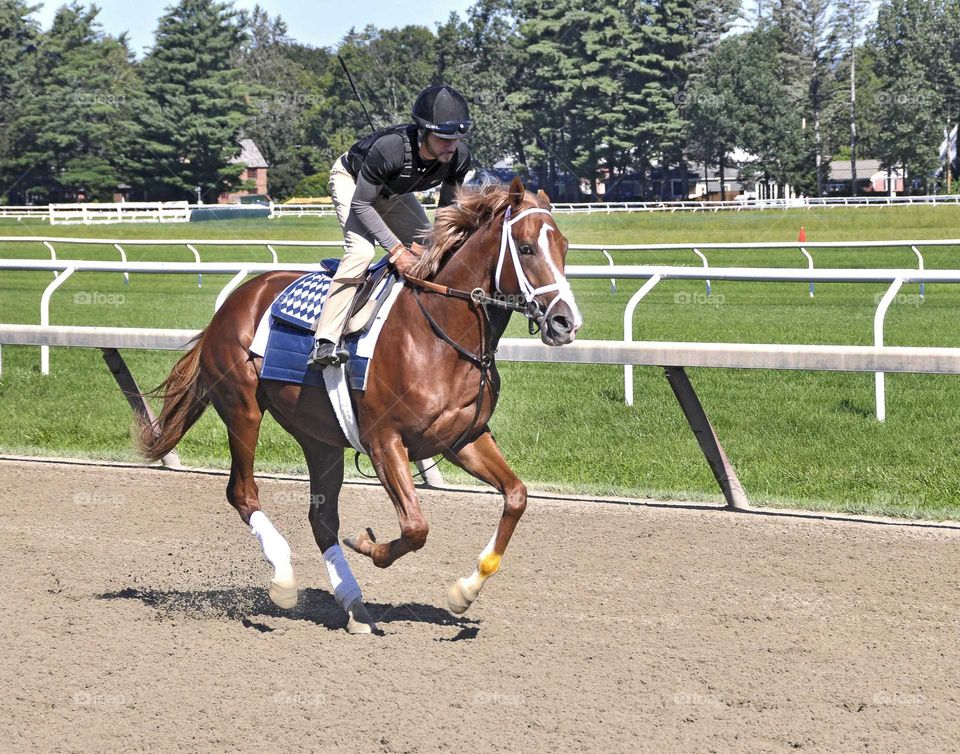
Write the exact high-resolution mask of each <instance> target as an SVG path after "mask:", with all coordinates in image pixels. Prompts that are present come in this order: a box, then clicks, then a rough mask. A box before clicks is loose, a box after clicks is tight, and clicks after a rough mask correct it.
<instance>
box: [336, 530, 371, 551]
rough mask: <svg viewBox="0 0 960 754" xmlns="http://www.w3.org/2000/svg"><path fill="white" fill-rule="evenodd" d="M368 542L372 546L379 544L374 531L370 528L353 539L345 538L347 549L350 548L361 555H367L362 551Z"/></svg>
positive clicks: (355, 535)
mask: <svg viewBox="0 0 960 754" xmlns="http://www.w3.org/2000/svg"><path fill="white" fill-rule="evenodd" d="M367 542H370V543H372V544H376V543H377V538H376V536H375V535H374V533H373V529H371V528H370V527H369V526H368V527H367V528H366V529H364V530H363V531H361V532H357V533H356V534H354V535H353V536H352V537H344V538H343V543H344V544H345V545H346V546H347V547H349V548H350V549H351V550H353V551H354V552H358V553H360V554H361V555H366V554H367V553H365V552H364V551H363V549H362V548H363V545H364V544H366V543H367Z"/></svg>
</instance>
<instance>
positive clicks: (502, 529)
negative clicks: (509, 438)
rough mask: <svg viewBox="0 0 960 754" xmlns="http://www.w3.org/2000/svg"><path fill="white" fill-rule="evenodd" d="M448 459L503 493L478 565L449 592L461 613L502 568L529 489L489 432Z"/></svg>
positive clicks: (449, 601)
mask: <svg viewBox="0 0 960 754" xmlns="http://www.w3.org/2000/svg"><path fill="white" fill-rule="evenodd" d="M444 456H445V457H446V458H447V460H449V461H451V462H452V463H455V464H456V465H457V466H459V467H460V468H462V469H463V470H464V471H466V472H468V473H470V474H472V475H473V476H475V477H476V478H477V479H479V480H480V481H482V482H486V483H487V484H489V485H491V486H493V487H495V488H496V489H497V490H499V492H500V493H501V494H502V495H503V512H502V513H501V515H500V521H499V522H498V523H497V529H496V531H495V532H494V533H493V536H492V537H491V538H490V541H489V542H488V543H487V546H486V547H485V548H483V551H482V552H481V553H480V555H479V557H478V558H477V565H476V567H475V568H474V569H473V573H471V574H470V575H469V576H467V577H466V578H460V579H457V581H455V582H454V584H453V586H452V587H450V590H449V591H448V592H447V606H448V607H449V608H450V611H451V612H453V613H456V614H457V615H460V614H462V613H464V612H466V610H467V608H468V607H470V605H472V604H473V602H474V600H476V599H477V597H478V596H479V595H480V589H481V588H482V587H483V584H484V582H485V581H486V580H487V579H489V578H490V577H491V576H493V575H494V574H495V573H496V572H497V571H499V570H500V561H501V559H502V558H503V553H504V552H505V551H506V549H507V544H508V543H509V542H510V537H512V536H513V530H514V529H515V528H516V526H517V523H518V522H519V521H520V517H521V516H522V515H523V511H524V510H525V509H526V507H527V488H526V486H524V484H523V482H521V481H520V478H519V477H518V476H517V475H516V474H514V473H513V470H512V469H511V468H510V467H509V466H508V465H507V461H506V459H505V458H504V457H503V454H502V453H501V452H500V448H499V447H497V443H496V441H495V440H494V439H493V435H491V434H490V432H489V431H487V432H485V433H484V434H482V435H480V437H478V438H477V439H476V440H474V441H473V442H472V443H470V444H469V445H466V446H464V447H463V448H462V449H461V450H460V451H458V452H457V453H445V454H444Z"/></svg>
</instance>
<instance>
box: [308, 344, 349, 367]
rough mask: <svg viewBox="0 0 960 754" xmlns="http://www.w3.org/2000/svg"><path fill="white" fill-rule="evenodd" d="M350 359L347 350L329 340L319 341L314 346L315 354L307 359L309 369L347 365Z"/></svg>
mask: <svg viewBox="0 0 960 754" xmlns="http://www.w3.org/2000/svg"><path fill="white" fill-rule="evenodd" d="M349 358H350V354H349V353H348V352H347V349H345V348H343V347H342V346H338V345H337V344H336V343H333V342H331V341H329V340H325V339H323V338H320V339H318V340H317V341H315V342H314V344H313V352H312V353H311V354H310V358H308V359H307V367H308V368H309V369H323V368H324V367H331V366H334V365H340V364H346V363H347V360H348V359H349Z"/></svg>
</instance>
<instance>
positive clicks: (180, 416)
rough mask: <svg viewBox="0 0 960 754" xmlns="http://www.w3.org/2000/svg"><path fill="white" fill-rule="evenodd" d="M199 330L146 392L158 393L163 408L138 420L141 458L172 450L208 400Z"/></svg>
mask: <svg viewBox="0 0 960 754" xmlns="http://www.w3.org/2000/svg"><path fill="white" fill-rule="evenodd" d="M206 333H207V331H206V330H203V331H202V332H201V333H200V334H199V335H197V336H196V337H195V338H194V339H193V340H194V341H196V342H195V343H194V345H193V347H192V348H191V349H190V350H189V351H187V353H186V354H184V356H183V357H182V358H181V359H180V360H179V361H178V362H177V363H176V364H174V366H173V369H171V370H170V374H169V375H168V376H167V379H165V380H164V381H163V382H161V383H160V384H159V385H158V386H157V387H155V388H154V389H153V390H151V391H150V392H148V393H147V395H149V396H151V397H162V398H163V408H162V409H161V411H160V416H158V417H157V419H156V421H154V422H148V421H145V420H142V419H141V420H140V421H139V427H138V435H137V437H136V442H137V448H138V450H139V451H140V454H141V455H143V456H144V457H145V458H147V459H149V460H151V461H156V460H157V459H159V458H162V457H163V456H165V455H166V454H167V453H169V452H170V451H171V450H173V449H174V448H175V447H176V445H177V443H178V442H180V439H181V438H182V437H183V436H184V435H185V434H186V433H187V430H188V429H190V427H192V426H193V425H194V423H195V422H196V421H197V419H199V418H200V416H201V415H202V414H203V412H204V410H205V409H206V408H207V406H208V405H209V404H210V398H209V396H208V395H207V391H208V386H207V385H206V383H205V382H204V380H203V375H202V374H201V372H200V355H201V353H202V351H203V339H204V336H205V335H206Z"/></svg>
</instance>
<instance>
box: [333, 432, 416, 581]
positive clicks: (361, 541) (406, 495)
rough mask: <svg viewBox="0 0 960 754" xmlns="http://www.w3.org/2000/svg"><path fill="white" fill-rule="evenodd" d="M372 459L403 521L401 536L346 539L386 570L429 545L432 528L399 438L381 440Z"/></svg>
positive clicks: (364, 533)
mask: <svg viewBox="0 0 960 754" xmlns="http://www.w3.org/2000/svg"><path fill="white" fill-rule="evenodd" d="M370 460H371V461H372V462H373V468H374V469H375V470H376V472H377V476H378V477H379V478H380V482H381V484H383V487H384V489H386V491H387V494H388V495H389V496H390V500H391V501H392V502H393V506H394V508H396V510H397V519H398V520H399V522H400V537H399V539H394V540H393V541H392V542H380V543H378V542H377V540H376V537H375V536H374V535H373V532H372V531H371V530H370V529H366V530H365V531H362V532H360V533H359V534H357V535H355V536H353V537H347V538H345V539H344V540H343V542H344V544H345V545H347V546H348V547H350V548H352V549H354V550H356V551H357V552H359V553H360V554H361V555H366V556H368V557H369V558H371V559H372V560H373V564H374V565H375V566H377V567H378V568H386V567H387V566H389V565H391V564H392V563H393V562H394V561H395V560H397V558H400V557H403V556H404V555H406V554H407V553H408V552H414V551H415V550H419V549H420V548H421V547H423V546H424V545H425V544H426V542H427V533H428V532H429V530H430V527H429V526H428V525H427V520H426V519H425V518H424V516H423V513H422V512H421V511H420V502H419V501H418V500H417V491H416V488H415V487H414V485H413V475H412V474H411V473H410V457H409V455H408V454H407V449H406V447H404V445H403V441H402V440H401V439H400V437H399V435H393V436H390V437H388V438H384V439H381V438H377V439H375V440H374V441H373V442H372V443H371V448H370Z"/></svg>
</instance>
